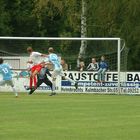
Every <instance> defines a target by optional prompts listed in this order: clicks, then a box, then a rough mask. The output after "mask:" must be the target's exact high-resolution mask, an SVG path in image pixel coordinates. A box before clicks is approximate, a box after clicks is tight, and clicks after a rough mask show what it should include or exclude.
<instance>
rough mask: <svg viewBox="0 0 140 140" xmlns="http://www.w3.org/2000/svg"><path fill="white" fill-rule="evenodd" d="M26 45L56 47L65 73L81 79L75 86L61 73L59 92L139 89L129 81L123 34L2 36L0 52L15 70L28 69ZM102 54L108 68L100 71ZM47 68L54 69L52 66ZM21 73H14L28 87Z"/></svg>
mask: <svg viewBox="0 0 140 140" xmlns="http://www.w3.org/2000/svg"><path fill="white" fill-rule="evenodd" d="M81 44H82V45H81ZM27 47H32V48H33V49H34V51H37V52H41V53H43V54H47V53H48V51H47V50H48V48H49V47H53V48H54V50H55V53H56V54H57V55H58V56H59V57H60V58H61V63H62V66H63V69H64V73H65V75H66V76H67V77H69V78H71V79H73V80H76V81H78V85H79V87H78V89H77V90H76V89H75V88H74V86H73V85H71V83H69V82H68V81H66V80H63V79H62V78H61V77H58V78H57V90H58V92H60V93H63V92H64V93H65V92H66V93H99V94H102V93H106V94H116V93H121V94H124V93H125V94H128V93H133V91H134V90H136V93H139V86H138V85H137V83H130V82H128V73H127V55H128V49H127V47H126V46H125V42H124V41H123V40H121V39H120V38H47V37H42V38H41V37H0V55H1V57H3V58H4V60H5V62H6V63H9V64H10V65H12V67H13V68H14V69H15V71H16V72H17V71H19V73H24V74H25V73H26V66H27V65H26V62H27V60H28V59H29V56H28V54H27V52H26V49H27ZM103 56H104V59H105V63H107V68H106V70H105V71H104V72H103V73H99V69H100V62H101V57H103ZM42 59H44V58H42ZM95 60H96V62H97V63H98V64H99V68H97V69H96V67H95V68H94V66H95V65H94V64H93V63H95V62H93V61H95ZM48 68H49V69H50V71H52V70H53V67H48ZM17 73H18V72H17ZM19 73H18V74H17V75H16V76H15V77H16V78H17V77H18V78H17V79H18V80H21V81H23V79H24V82H21V84H20V86H23V85H24V87H25V84H27V83H28V82H26V80H27V77H26V76H23V77H22V76H21V75H20V74H19ZM25 75H26V74H25ZM20 76H21V77H22V78H21V77H20ZM103 77H104V78H103ZM16 78H15V80H16ZM99 78H101V79H99ZM102 78H103V79H102ZM50 79H51V78H50ZM18 82H19V81H18ZM132 82H133V81H132ZM22 84H23V85H22ZM19 89H23V88H21V87H19ZM40 90H41V92H43V90H49V88H46V87H45V85H43V86H42V88H40Z"/></svg>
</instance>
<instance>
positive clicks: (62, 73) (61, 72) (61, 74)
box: [59, 70, 78, 89]
mask: <svg viewBox="0 0 140 140" xmlns="http://www.w3.org/2000/svg"><path fill="white" fill-rule="evenodd" d="M59 75H60V76H61V77H62V78H63V79H65V80H68V81H69V82H71V83H73V84H74V86H75V88H76V89H77V88H78V82H77V81H74V80H72V79H71V78H69V77H66V76H65V74H64V72H63V70H61V71H60V74H59Z"/></svg>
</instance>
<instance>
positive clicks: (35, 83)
mask: <svg viewBox="0 0 140 140" xmlns="http://www.w3.org/2000/svg"><path fill="white" fill-rule="evenodd" d="M33 79H34V87H35V88H36V87H37V79H36V76H34V78H33Z"/></svg>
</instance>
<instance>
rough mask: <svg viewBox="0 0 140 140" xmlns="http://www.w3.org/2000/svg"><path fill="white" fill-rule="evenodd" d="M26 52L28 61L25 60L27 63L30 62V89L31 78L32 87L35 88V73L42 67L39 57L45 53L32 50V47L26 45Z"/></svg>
mask: <svg viewBox="0 0 140 140" xmlns="http://www.w3.org/2000/svg"><path fill="white" fill-rule="evenodd" d="M27 52H28V53H29V54H30V58H29V61H27V63H29V64H30V71H31V76H30V89H32V83H33V80H34V87H35V88H36V84H37V78H36V75H37V73H38V72H40V70H41V69H42V65H41V64H40V62H41V57H42V56H45V55H44V54H41V53H39V52H34V51H33V49H32V47H28V48H27Z"/></svg>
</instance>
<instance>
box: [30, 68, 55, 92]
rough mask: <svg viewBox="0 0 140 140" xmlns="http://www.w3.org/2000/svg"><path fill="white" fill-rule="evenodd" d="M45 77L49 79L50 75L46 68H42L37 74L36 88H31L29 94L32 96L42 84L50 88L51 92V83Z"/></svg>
mask: <svg viewBox="0 0 140 140" xmlns="http://www.w3.org/2000/svg"><path fill="white" fill-rule="evenodd" d="M47 75H49V76H50V77H51V73H50V72H49V70H48V68H46V67H43V68H42V69H41V70H40V72H39V73H38V74H37V80H38V81H37V86H36V88H32V89H31V90H30V92H29V94H32V93H33V92H34V91H35V90H36V89H37V88H38V87H39V86H40V85H41V84H42V83H45V84H46V85H48V86H50V88H51V90H52V82H51V81H50V80H49V79H48V77H47Z"/></svg>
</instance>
